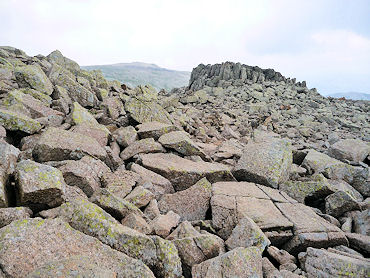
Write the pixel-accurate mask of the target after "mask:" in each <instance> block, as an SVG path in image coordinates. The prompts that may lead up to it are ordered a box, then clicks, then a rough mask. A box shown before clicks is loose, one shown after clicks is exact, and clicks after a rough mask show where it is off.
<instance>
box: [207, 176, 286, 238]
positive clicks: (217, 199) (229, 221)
mask: <svg viewBox="0 0 370 278" xmlns="http://www.w3.org/2000/svg"><path fill="white" fill-rule="evenodd" d="M275 191H277V190H275ZM277 195H279V192H278V191H277ZM280 198H281V199H282V200H285V201H286V202H289V201H288V200H286V199H285V198H284V197H283V196H282V195H280ZM211 207H212V221H213V225H214V227H215V228H216V229H218V230H219V233H220V235H222V237H223V238H225V239H227V238H228V237H229V236H230V235H231V232H232V230H233V229H234V227H235V225H237V224H238V223H239V221H240V220H241V219H243V218H244V217H246V216H247V217H250V218H251V219H252V220H253V221H254V222H255V223H256V224H257V225H258V226H259V227H260V228H261V229H262V230H278V231H284V230H290V229H291V228H292V227H293V223H292V222H290V221H289V220H288V219H287V218H286V217H285V216H283V215H282V214H281V212H280V210H278V208H277V207H276V206H275V205H274V203H273V201H272V200H271V199H270V197H269V196H268V195H267V194H266V193H265V192H264V191H262V190H261V189H260V188H259V187H257V186H256V185H255V184H254V183H249V182H217V183H214V184H213V185H212V198H211Z"/></svg>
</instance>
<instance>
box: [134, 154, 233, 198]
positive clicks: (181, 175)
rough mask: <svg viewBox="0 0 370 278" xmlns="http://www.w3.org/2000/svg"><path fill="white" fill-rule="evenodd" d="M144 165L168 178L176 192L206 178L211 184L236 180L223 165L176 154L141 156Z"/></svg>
mask: <svg viewBox="0 0 370 278" xmlns="http://www.w3.org/2000/svg"><path fill="white" fill-rule="evenodd" d="M140 156H141V160H142V165H143V166H144V167H145V168H148V169H149V170H152V171H154V172H156V173H157V174H159V175H161V176H163V177H165V178H167V179H168V180H169V181H170V182H171V183H172V185H173V187H174V188H175V190H177V191H179V190H184V189H186V188H189V187H190V186H192V185H193V184H195V183H196V182H197V181H199V180H200V179H202V178H204V177H206V178H207V180H209V181H210V182H216V181H221V180H234V177H233V176H232V174H231V172H230V170H229V168H228V167H227V166H225V165H222V164H216V163H209V162H202V161H199V162H194V161H191V160H188V159H184V158H181V157H179V156H177V155H174V154H165V153H158V154H143V155H140Z"/></svg>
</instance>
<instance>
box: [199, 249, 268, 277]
mask: <svg viewBox="0 0 370 278" xmlns="http://www.w3.org/2000/svg"><path fill="white" fill-rule="evenodd" d="M192 275H193V277H196V278H201V277H205V278H211V277H214V278H221V277H230V278H231V277H262V257H261V255H260V253H259V250H258V249H257V248H255V247H249V248H242V247H239V248H236V249H234V250H232V251H229V252H227V253H225V254H223V255H221V256H218V257H216V258H213V259H210V260H207V261H205V262H203V263H201V264H198V265H195V266H193V268H192Z"/></svg>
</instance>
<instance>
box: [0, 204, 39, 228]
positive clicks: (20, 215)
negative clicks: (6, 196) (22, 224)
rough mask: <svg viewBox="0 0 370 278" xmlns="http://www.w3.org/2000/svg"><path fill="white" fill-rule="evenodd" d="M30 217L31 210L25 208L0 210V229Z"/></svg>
mask: <svg viewBox="0 0 370 278" xmlns="http://www.w3.org/2000/svg"><path fill="white" fill-rule="evenodd" d="M31 216H32V210H30V209H29V208H26V207H12V208H0V228H2V227H4V226H6V225H9V224H10V223H12V222H13V221H15V220H20V219H27V218H30V217H31Z"/></svg>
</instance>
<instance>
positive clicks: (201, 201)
mask: <svg viewBox="0 0 370 278" xmlns="http://www.w3.org/2000/svg"><path fill="white" fill-rule="evenodd" d="M211 194H212V185H211V184H210V183H209V181H208V180H207V179H206V178H203V179H201V180H200V181H198V182H197V183H196V184H194V185H192V186H191V187H189V188H188V189H185V190H183V191H179V192H176V193H173V194H165V195H163V196H162V198H161V199H160V201H159V202H158V207H159V210H160V211H161V213H166V212H168V211H171V210H172V211H174V212H176V213H177V214H179V215H180V217H181V220H188V221H191V220H204V219H205V217H206V213H207V211H208V209H209V207H210V200H211Z"/></svg>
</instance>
